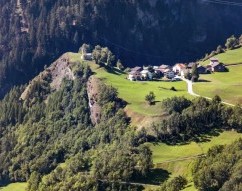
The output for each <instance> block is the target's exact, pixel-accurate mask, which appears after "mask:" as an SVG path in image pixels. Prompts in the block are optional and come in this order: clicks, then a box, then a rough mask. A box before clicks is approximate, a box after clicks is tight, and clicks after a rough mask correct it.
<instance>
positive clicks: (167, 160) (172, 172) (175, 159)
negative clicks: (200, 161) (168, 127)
mask: <svg viewBox="0 0 242 191" xmlns="http://www.w3.org/2000/svg"><path fill="white" fill-rule="evenodd" d="M239 138H242V134H240V133H237V132H234V131H225V132H222V133H220V134H218V135H217V136H214V135H206V136H204V137H203V139H204V140H205V141H203V142H200V143H196V142H191V143H188V144H185V145H175V146H174V145H166V144H164V143H159V144H151V143H149V145H150V148H151V150H152V152H153V162H154V163H155V167H156V168H159V169H163V171H166V173H165V172H163V175H164V174H165V175H166V176H167V175H168V176H169V177H170V178H172V177H175V176H179V175H183V176H185V177H186V178H187V179H188V181H189V184H188V185H187V188H186V189H184V191H196V189H195V187H194V185H193V182H192V172H191V169H192V166H193V162H194V161H195V160H196V159H195V158H193V157H191V158H189V156H195V155H200V154H203V153H206V152H207V151H208V150H209V149H210V148H211V147H212V146H215V145H225V144H231V143H232V142H233V141H235V140H237V139H239ZM185 157H188V158H187V159H184V160H180V159H182V158H185Z"/></svg>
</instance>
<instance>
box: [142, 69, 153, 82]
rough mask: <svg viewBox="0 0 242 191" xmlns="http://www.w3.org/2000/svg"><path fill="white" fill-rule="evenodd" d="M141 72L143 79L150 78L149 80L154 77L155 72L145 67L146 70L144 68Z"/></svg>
mask: <svg viewBox="0 0 242 191" xmlns="http://www.w3.org/2000/svg"><path fill="white" fill-rule="evenodd" d="M140 73H141V77H142V79H149V80H152V79H153V74H152V73H151V72H150V71H149V70H146V69H145V70H142V71H141V72H140Z"/></svg>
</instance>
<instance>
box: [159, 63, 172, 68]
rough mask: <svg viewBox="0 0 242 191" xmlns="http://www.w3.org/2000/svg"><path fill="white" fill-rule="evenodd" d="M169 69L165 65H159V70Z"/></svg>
mask: <svg viewBox="0 0 242 191" xmlns="http://www.w3.org/2000/svg"><path fill="white" fill-rule="evenodd" d="M169 67H170V66H168V65H165V64H162V65H160V68H161V69H167V68H169Z"/></svg>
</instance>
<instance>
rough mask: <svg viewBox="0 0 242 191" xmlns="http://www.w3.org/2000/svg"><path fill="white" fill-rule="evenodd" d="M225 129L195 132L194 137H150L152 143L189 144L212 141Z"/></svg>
mask: <svg viewBox="0 0 242 191" xmlns="http://www.w3.org/2000/svg"><path fill="white" fill-rule="evenodd" d="M223 131H224V130H223V129H222V130H221V129H214V130H211V131H208V132H204V133H201V134H194V135H193V137H192V138H189V137H186V136H184V137H183V138H182V137H176V138H174V137H172V136H170V137H166V138H164V139H162V140H161V139H159V140H158V139H157V138H156V137H153V139H152V138H149V141H148V142H150V143H152V144H153V145H158V144H159V143H164V144H166V145H169V146H175V145H180V146H181V145H188V144H190V143H191V142H196V143H205V142H210V141H211V139H212V138H214V137H218V136H219V135H220V134H221V133H222V132H223Z"/></svg>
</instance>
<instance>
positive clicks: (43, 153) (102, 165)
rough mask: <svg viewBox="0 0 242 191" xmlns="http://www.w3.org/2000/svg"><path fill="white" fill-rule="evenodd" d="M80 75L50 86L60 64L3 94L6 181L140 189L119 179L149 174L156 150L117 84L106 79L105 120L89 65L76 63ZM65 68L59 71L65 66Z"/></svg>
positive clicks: (0, 178)
mask: <svg viewBox="0 0 242 191" xmlns="http://www.w3.org/2000/svg"><path fill="white" fill-rule="evenodd" d="M69 65H70V67H71V70H72V72H73V74H74V79H68V78H67V77H63V82H62V84H61V86H60V87H59V89H58V90H55V89H53V87H51V82H53V79H54V77H55V76H53V73H51V71H52V69H53V67H54V64H52V65H51V67H50V68H46V70H45V72H43V73H41V74H40V75H39V76H38V77H37V78H35V79H34V80H33V81H31V82H30V84H29V86H28V88H27V93H26V94H25V96H24V97H22V98H20V97H21V96H22V93H23V92H24V90H26V89H25V88H26V87H15V88H13V89H12V90H11V91H10V92H9V93H8V94H7V95H6V96H5V98H4V99H3V100H2V101H1V102H0V145H1V147H0V161H1V165H0V186H1V185H5V184H8V183H11V182H26V181H28V182H29V184H28V188H27V190H28V191H37V190H43V191H45V190H73V191H76V190H108V188H109V187H112V188H115V189H116V190H120V189H121V190H122V189H125V190H128V189H129V190H137V188H132V187H133V186H130V185H129V186H127V187H128V188H126V185H122V184H116V183H115V184H112V183H113V182H115V181H130V180H132V179H134V178H135V177H142V176H146V175H147V173H148V172H149V170H150V168H151V167H152V159H151V151H150V150H149V148H148V147H147V146H144V145H140V143H142V141H140V138H139V136H138V133H137V132H135V129H134V128H130V127H129V119H128V118H127V117H126V115H125V113H124V111H123V104H122V102H121V100H120V99H118V97H117V90H116V89H114V88H112V87H111V86H107V85H105V84H103V83H101V82H100V83H99V86H100V88H101V89H102V92H99V93H98V94H96V101H97V103H98V104H99V106H100V108H101V111H102V113H101V116H100V120H99V121H98V123H97V124H93V123H92V122H91V119H90V108H91V106H90V102H89V101H90V100H89V97H88V94H87V81H88V79H89V77H90V75H91V74H92V72H91V70H90V68H89V67H88V66H87V65H85V64H81V63H69ZM58 75H60V74H58Z"/></svg>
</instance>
